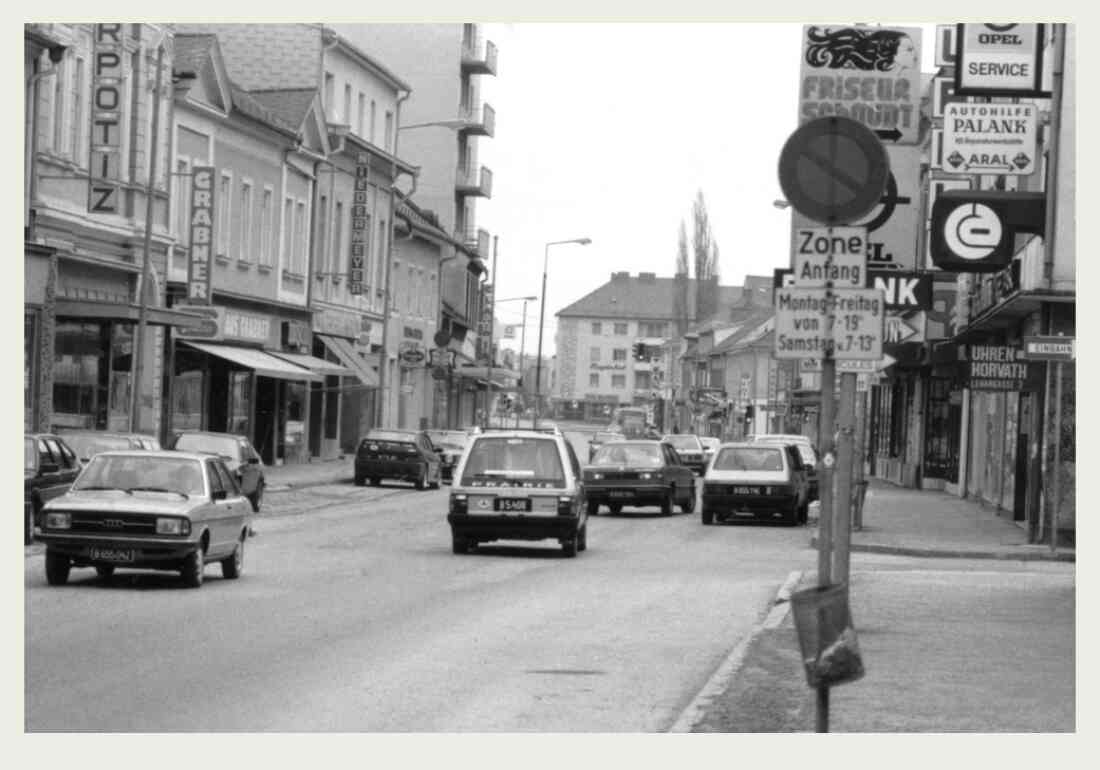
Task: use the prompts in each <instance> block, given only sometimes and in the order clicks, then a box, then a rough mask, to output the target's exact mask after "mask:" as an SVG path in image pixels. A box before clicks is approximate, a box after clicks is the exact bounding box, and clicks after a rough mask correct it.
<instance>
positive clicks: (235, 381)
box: [226, 371, 252, 436]
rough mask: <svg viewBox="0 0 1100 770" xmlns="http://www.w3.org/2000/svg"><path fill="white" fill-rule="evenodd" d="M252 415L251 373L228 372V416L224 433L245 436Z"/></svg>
mask: <svg viewBox="0 0 1100 770" xmlns="http://www.w3.org/2000/svg"><path fill="white" fill-rule="evenodd" d="M251 414H252V372H245V371H232V372H229V414H228V425H227V427H226V431H227V432H229V433H233V434H236V435H238V436H247V435H248V428H249V416H250V415H251Z"/></svg>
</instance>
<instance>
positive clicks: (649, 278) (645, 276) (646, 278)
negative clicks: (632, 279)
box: [638, 273, 657, 283]
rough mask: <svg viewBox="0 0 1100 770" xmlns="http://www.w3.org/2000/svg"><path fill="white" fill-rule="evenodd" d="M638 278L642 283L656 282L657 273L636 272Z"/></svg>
mask: <svg viewBox="0 0 1100 770" xmlns="http://www.w3.org/2000/svg"><path fill="white" fill-rule="evenodd" d="M638 280H639V281H641V282H642V283H656V282H657V274H656V273H638Z"/></svg>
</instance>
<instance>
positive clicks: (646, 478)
mask: <svg viewBox="0 0 1100 770" xmlns="http://www.w3.org/2000/svg"><path fill="white" fill-rule="evenodd" d="M638 478H640V479H641V480H642V481H649V480H650V479H651V478H653V474H652V473H642V474H640V475H639V476H638Z"/></svg>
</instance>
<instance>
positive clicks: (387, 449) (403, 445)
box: [359, 438, 416, 455]
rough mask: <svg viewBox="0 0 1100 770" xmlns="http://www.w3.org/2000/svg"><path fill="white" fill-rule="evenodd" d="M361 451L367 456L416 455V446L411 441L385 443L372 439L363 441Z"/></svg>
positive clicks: (360, 446)
mask: <svg viewBox="0 0 1100 770" xmlns="http://www.w3.org/2000/svg"><path fill="white" fill-rule="evenodd" d="M359 451H360V453H362V454H367V455H381V454H386V455H392V454H405V455H411V454H416V444H414V443H413V442H411V441H384V440H377V439H371V438H365V439H363V443H362V444H360V445H359Z"/></svg>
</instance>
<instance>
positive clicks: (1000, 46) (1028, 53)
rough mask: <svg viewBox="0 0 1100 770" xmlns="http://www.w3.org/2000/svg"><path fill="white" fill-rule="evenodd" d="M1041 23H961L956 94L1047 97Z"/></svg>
mask: <svg viewBox="0 0 1100 770" xmlns="http://www.w3.org/2000/svg"><path fill="white" fill-rule="evenodd" d="M1043 30H1044V25H1042V24H960V25H959V31H958V34H957V35H956V45H957V46H958V54H957V56H956V60H957V66H956V67H955V93H957V94H959V95H960V96H1025V97H1026V96H1034V97H1047V96H1050V93H1049V92H1047V91H1044V90H1043V67H1042V65H1043Z"/></svg>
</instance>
